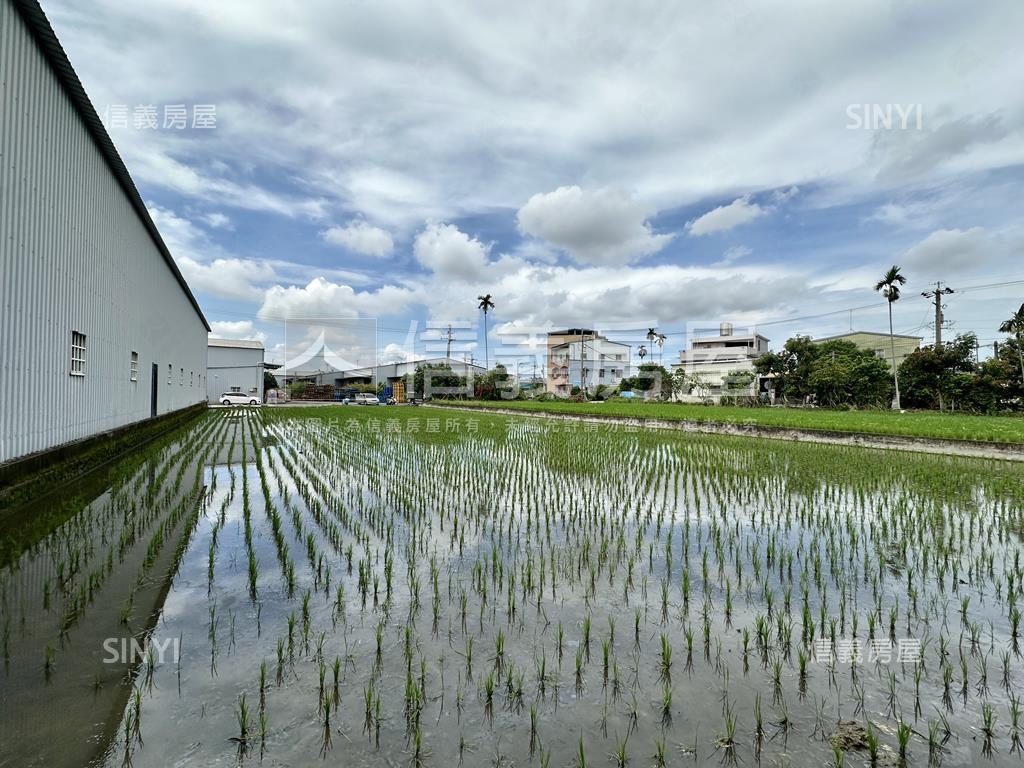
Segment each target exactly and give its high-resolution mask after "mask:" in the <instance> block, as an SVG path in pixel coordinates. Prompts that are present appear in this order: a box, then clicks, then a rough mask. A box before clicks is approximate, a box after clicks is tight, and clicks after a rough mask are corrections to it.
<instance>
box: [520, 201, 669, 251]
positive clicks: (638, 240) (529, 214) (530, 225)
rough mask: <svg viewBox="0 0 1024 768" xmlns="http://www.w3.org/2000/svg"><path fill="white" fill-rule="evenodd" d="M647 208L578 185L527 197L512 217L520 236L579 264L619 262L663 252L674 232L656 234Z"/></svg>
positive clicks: (637, 203) (635, 202) (634, 202)
mask: <svg viewBox="0 0 1024 768" xmlns="http://www.w3.org/2000/svg"><path fill="white" fill-rule="evenodd" d="M650 213H651V212H650V211H649V210H648V209H647V208H645V207H644V206H643V205H641V204H640V203H639V202H637V201H636V200H633V199H632V198H630V197H629V196H628V195H626V194H625V193H624V192H621V191H619V190H615V189H599V190H596V191H593V192H590V191H584V190H582V189H580V187H578V186H572V187H559V188H558V189H556V190H555V191H554V192H548V193H542V194H536V195H534V196H533V197H531V198H530V199H529V200H528V201H527V202H526V205H524V206H523V207H522V208H520V209H519V213H518V214H517V215H516V219H517V221H518V224H519V230H520V232H522V233H523V234H526V235H532V236H533V237H538V238H541V239H542V240H546V241H547V242H549V243H551V244H552V245H555V246H557V247H559V248H562V249H564V250H565V251H566V252H568V253H569V255H570V256H571V257H572V258H573V259H574V260H576V261H577V262H580V263H582V264H606V265H611V264H623V263H628V262H631V261H635V260H636V259H638V258H640V257H641V256H647V255H650V254H652V253H656V252H657V251H659V250H661V249H662V248H663V247H665V245H666V244H667V243H668V242H669V241H670V240H671V239H672V235H655V234H653V233H652V232H651V228H650V226H649V225H648V224H647V218H648V216H649V215H650Z"/></svg>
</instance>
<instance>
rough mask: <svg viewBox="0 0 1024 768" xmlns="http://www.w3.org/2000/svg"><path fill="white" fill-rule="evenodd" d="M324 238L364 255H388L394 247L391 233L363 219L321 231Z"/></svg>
mask: <svg viewBox="0 0 1024 768" xmlns="http://www.w3.org/2000/svg"><path fill="white" fill-rule="evenodd" d="M321 235H322V237H323V238H324V240H326V241H327V242H328V243H331V244H333V245H340V246H342V247H343V248H347V249H348V250H350V251H354V252H355V253H361V254H363V255H365V256H377V257H383V256H390V255H391V252H392V251H394V249H395V241H394V240H393V239H392V237H391V235H390V234H389V233H388V232H387V231H386V230H383V229H381V228H379V227H375V226H373V225H371V224H368V223H366V222H365V221H351V222H349V223H348V224H346V225H345V226H344V227H331V228H330V229H327V230H324V231H323V232H322V233H321Z"/></svg>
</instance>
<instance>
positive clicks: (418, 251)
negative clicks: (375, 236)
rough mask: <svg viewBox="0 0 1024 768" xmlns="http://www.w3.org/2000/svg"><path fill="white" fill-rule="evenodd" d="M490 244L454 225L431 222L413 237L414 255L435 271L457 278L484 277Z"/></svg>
mask: <svg viewBox="0 0 1024 768" xmlns="http://www.w3.org/2000/svg"><path fill="white" fill-rule="evenodd" d="M490 250H491V246H490V245H489V244H487V245H485V244H484V243H481V242H480V241H479V240H477V239H476V238H475V237H470V236H469V235H467V234H466V233H465V232H463V231H461V230H460V229H459V228H458V227H456V226H455V225H454V224H437V223H431V224H428V225H427V228H426V229H424V230H423V231H422V232H420V233H419V234H418V235H417V236H416V240H415V242H414V243H413V248H412V251H413V255H414V256H415V257H416V260H417V261H419V263H420V264H422V265H423V266H424V267H426V268H427V269H429V270H430V271H431V272H433V273H434V274H436V275H438V276H440V277H445V278H454V279H456V280H474V279H477V278H480V277H482V276H483V274H484V271H485V270H486V268H487V256H488V254H489V253H490Z"/></svg>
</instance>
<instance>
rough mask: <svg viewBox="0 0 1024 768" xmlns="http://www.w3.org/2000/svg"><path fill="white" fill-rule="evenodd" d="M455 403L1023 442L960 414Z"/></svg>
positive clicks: (1000, 423)
mask: <svg viewBox="0 0 1024 768" xmlns="http://www.w3.org/2000/svg"><path fill="white" fill-rule="evenodd" d="M453 405H458V406H471V407H479V408H508V409H512V410H517V411H527V412H531V413H541V414H544V413H551V414H559V415H563V414H566V415H573V414H574V415H578V416H604V417H617V418H630V419H659V420H664V421H689V422H697V423H705V424H732V425H737V426H749V425H754V426H758V427H769V428H781V429H800V430H807V431H817V432H845V433H850V434H870V435H892V436H898V437H921V438H933V439H943V440H965V441H971V442H991V443H1004V444H1024V418H1022V417H1020V416H978V415H973V414H960V413H936V412H934V411H929V412H906V413H894V412H892V411H832V410H826V409H817V408H815V409H802V408H740V407H735V406H704V405H689V404H683V403H644V402H630V401H628V400H609V401H607V402H603V403H601V402H590V403H570V402H531V401H524V400H507V401H501V402H496V401H474V400H467V401H460V402H458V403H453Z"/></svg>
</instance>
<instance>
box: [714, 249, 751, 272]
mask: <svg viewBox="0 0 1024 768" xmlns="http://www.w3.org/2000/svg"><path fill="white" fill-rule="evenodd" d="M753 252H754V251H753V249H751V248H748V247H747V246H745V245H736V246H733V247H732V248H729V249H727V250H726V251H725V253H723V254H722V258H721V259H719V260H718V261H717V262H715V264H714V266H716V267H727V266H729V265H730V264H733V263H735V262H737V261H739V260H740V259H745V258H747V256H749V255H750V254H752V253H753Z"/></svg>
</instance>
